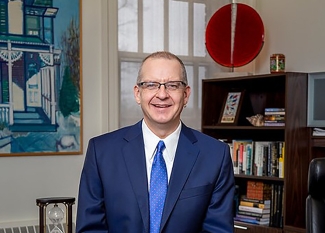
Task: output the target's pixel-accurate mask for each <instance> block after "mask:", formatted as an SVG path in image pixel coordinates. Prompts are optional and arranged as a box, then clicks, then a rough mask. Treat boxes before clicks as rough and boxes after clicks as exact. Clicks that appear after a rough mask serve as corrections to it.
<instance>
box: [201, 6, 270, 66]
mask: <svg viewBox="0 0 325 233" xmlns="http://www.w3.org/2000/svg"><path fill="white" fill-rule="evenodd" d="M205 37H206V48H207V50H208V53H209V54H210V56H211V57H212V59H213V60H214V61H216V62H217V63H218V64H220V65H222V66H226V67H232V68H233V67H240V66H244V65H246V64H248V63H249V62H251V61H252V60H254V59H255V58H256V56H257V55H258V54H259V52H260V51H261V49H262V47H263V44H264V25H263V22H262V19H261V17H260V16H259V14H258V13H257V12H256V11H255V10H254V9H253V8H252V7H250V6H248V5H245V4H242V3H232V4H228V5H225V6H223V7H221V8H220V9H219V10H218V11H216V12H215V13H214V15H213V16H212V17H211V19H210V21H209V23H208V25H207V28H206V35H205Z"/></svg>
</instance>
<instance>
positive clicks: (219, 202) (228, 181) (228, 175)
mask: <svg viewBox="0 0 325 233" xmlns="http://www.w3.org/2000/svg"><path fill="white" fill-rule="evenodd" d="M221 153H222V152H221ZM220 156H221V155H220ZM234 192H235V179H234V172H233V166H232V160H231V156H230V151H229V146H228V145H227V144H225V146H224V150H223V161H222V163H221V168H220V174H219V178H218V179H217V182H216V184H215V187H214V191H213V194H212V197H211V200H210V204H209V207H208V210H207V213H206V217H205V219H204V222H203V229H202V232H209V233H217V232H218V233H233V232H234V221H233V217H234V216H233V214H234V213H233V198H234Z"/></svg>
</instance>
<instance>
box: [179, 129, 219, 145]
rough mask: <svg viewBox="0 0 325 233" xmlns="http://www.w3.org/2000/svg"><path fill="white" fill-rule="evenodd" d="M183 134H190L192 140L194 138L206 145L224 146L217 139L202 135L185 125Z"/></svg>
mask: <svg viewBox="0 0 325 233" xmlns="http://www.w3.org/2000/svg"><path fill="white" fill-rule="evenodd" d="M184 132H185V134H192V135H193V137H194V138H196V140H197V141H198V142H204V143H208V144H216V145H222V144H225V143H224V142H222V141H220V140H219V139H216V138H214V137H211V136H209V135H207V134H204V133H202V132H201V131H199V130H196V129H193V128H190V127H188V126H186V125H184Z"/></svg>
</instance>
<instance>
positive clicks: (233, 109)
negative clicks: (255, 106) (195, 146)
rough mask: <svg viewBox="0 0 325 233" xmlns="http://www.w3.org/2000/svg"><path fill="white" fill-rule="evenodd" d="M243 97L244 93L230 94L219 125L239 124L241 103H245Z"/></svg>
mask: <svg viewBox="0 0 325 233" xmlns="http://www.w3.org/2000/svg"><path fill="white" fill-rule="evenodd" d="M243 95H244V92H243V91H232V92H228V94H227V98H226V99H225V102H224V104H223V108H222V112H221V116H220V120H219V124H229V125H236V124H237V122H238V116H239V111H240V107H241V103H242V102H243Z"/></svg>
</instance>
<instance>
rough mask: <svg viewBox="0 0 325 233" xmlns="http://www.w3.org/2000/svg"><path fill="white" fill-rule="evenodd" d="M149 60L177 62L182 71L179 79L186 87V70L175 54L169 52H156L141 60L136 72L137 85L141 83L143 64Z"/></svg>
mask: <svg viewBox="0 0 325 233" xmlns="http://www.w3.org/2000/svg"><path fill="white" fill-rule="evenodd" d="M149 58H152V59H156V58H163V59H167V60H177V61H178V62H179V64H180V65H181V69H182V77H181V78H182V81H183V82H184V83H185V84H186V85H187V73H186V69H185V65H184V63H183V61H182V60H181V59H180V58H179V57H177V56H176V55H175V54H173V53H171V52H167V51H158V52H155V53H152V54H150V55H148V56H147V57H146V58H144V59H143V60H142V63H141V65H140V69H139V72H138V77H137V83H139V82H141V79H142V67H143V64H144V63H145V61H146V60H148V59H149Z"/></svg>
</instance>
